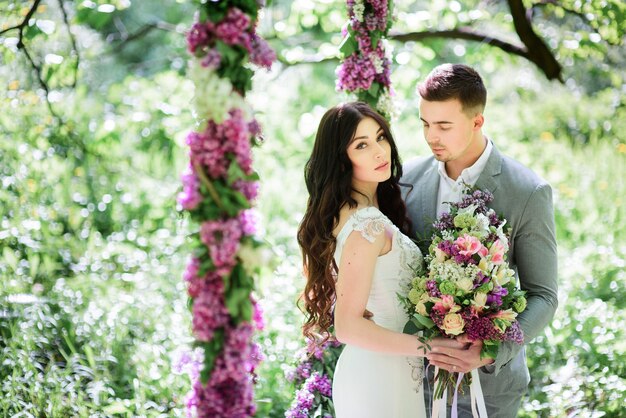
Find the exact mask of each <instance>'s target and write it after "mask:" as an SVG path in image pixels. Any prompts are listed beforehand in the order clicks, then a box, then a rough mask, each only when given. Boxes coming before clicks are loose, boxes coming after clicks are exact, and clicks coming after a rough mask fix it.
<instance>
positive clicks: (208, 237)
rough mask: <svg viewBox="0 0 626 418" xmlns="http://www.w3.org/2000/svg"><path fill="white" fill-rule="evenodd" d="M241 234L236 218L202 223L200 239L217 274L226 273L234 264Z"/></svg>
mask: <svg viewBox="0 0 626 418" xmlns="http://www.w3.org/2000/svg"><path fill="white" fill-rule="evenodd" d="M241 236H242V230H241V224H240V222H239V219H237V218H231V219H225V220H218V221H206V222H203V223H202V226H201V227H200V239H201V241H202V242H203V243H204V244H205V245H206V246H207V247H208V249H209V254H210V256H211V259H212V260H213V264H214V265H215V268H216V273H217V274H219V275H225V274H228V273H230V270H231V269H232V268H233V267H234V266H235V264H236V260H235V256H236V254H237V251H238V250H239V240H240V239H241Z"/></svg>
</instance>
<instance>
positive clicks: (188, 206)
mask: <svg viewBox="0 0 626 418" xmlns="http://www.w3.org/2000/svg"><path fill="white" fill-rule="evenodd" d="M182 182H183V191H182V192H180V193H179V194H178V203H180V205H181V206H182V207H183V209H185V210H194V209H195V208H196V207H198V205H199V204H200V202H202V195H201V194H200V181H199V180H198V176H197V175H196V172H195V170H194V168H193V165H191V164H190V165H189V167H188V168H187V171H185V172H184V173H183V175H182Z"/></svg>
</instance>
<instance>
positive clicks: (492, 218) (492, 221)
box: [489, 211, 502, 228]
mask: <svg viewBox="0 0 626 418" xmlns="http://www.w3.org/2000/svg"><path fill="white" fill-rule="evenodd" d="M501 223H502V220H501V219H500V218H499V217H498V214H497V213H496V212H495V211H492V212H490V213H489V225H490V226H495V227H496V228H497V227H499V226H500V224H501Z"/></svg>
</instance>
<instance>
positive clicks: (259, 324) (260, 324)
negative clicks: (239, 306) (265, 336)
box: [250, 296, 265, 331]
mask: <svg viewBox="0 0 626 418" xmlns="http://www.w3.org/2000/svg"><path fill="white" fill-rule="evenodd" d="M250 301H251V302H252V307H253V308H254V310H253V313H252V321H253V322H254V326H255V327H256V329H257V330H258V331H262V330H263V329H264V328H265V322H264V321H263V308H262V307H261V305H260V304H259V302H258V301H257V300H255V299H254V298H253V297H252V296H250Z"/></svg>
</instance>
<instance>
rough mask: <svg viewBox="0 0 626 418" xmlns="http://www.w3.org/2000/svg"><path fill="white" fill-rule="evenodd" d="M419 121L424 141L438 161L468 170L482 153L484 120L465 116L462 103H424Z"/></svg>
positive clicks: (422, 101)
mask: <svg viewBox="0 0 626 418" xmlns="http://www.w3.org/2000/svg"><path fill="white" fill-rule="evenodd" d="M420 119H421V120H422V123H423V124H424V138H425V139H426V142H427V143H428V146H429V147H430V149H431V151H432V153H433V155H434V157H435V158H436V159H437V160H439V161H442V162H445V163H447V162H453V161H454V162H458V163H461V164H463V165H465V164H467V167H469V166H470V165H472V164H473V163H474V161H476V159H478V157H479V156H480V154H481V153H482V151H483V149H484V142H483V141H481V140H480V139H481V138H482V134H481V132H480V128H481V127H482V124H483V116H482V114H480V113H476V114H475V115H473V116H472V115H469V114H468V113H466V112H464V111H463V107H462V106H461V102H460V101H459V100H457V99H452V100H446V101H443V102H435V101H433V102H431V101H428V100H424V99H422V100H421V102H420Z"/></svg>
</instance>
